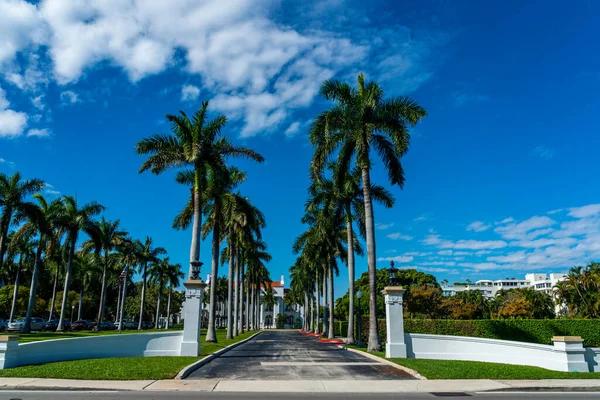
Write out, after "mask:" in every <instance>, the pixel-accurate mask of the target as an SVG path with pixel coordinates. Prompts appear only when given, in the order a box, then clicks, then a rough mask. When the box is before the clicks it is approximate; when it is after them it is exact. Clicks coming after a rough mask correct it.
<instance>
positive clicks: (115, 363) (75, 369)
mask: <svg viewBox="0 0 600 400" xmlns="http://www.w3.org/2000/svg"><path fill="white" fill-rule="evenodd" d="M135 332H137V331H131V332H130V333H135ZM142 332H149V331H142ZM150 332H151V331H150ZM201 333H202V340H203V339H204V336H205V335H206V331H205V330H202V332H201ZM255 333H256V332H247V333H244V334H242V335H239V336H237V337H236V338H235V339H232V340H226V339H225V336H226V331H225V330H217V340H218V343H207V344H204V342H202V343H201V347H200V354H201V357H132V358H97V359H89V360H76V361H61V362H55V363H48V364H41V365H27V366H23V367H17V368H9V369H4V370H0V377H22V378H56V379H92V380H146V379H149V380H151V379H170V378H173V377H175V375H177V373H178V372H179V371H180V370H182V369H183V368H184V367H186V366H188V365H190V364H192V363H194V362H196V361H198V360H200V359H202V358H203V357H205V356H207V355H209V354H212V353H214V352H215V351H218V350H220V349H222V348H224V347H227V346H229V345H231V344H233V343H235V342H238V341H240V340H244V339H246V338H248V337H250V336H252V335H254V334H255ZM110 334H115V332H114V331H108V332H69V333H54V332H52V333H39V334H38V333H34V334H30V335H27V336H26V335H23V336H25V337H24V340H22V341H23V342H26V341H34V340H48V339H60V338H65V337H84V336H97V335H110ZM117 334H118V332H117Z"/></svg>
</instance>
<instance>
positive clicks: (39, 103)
mask: <svg viewBox="0 0 600 400" xmlns="http://www.w3.org/2000/svg"><path fill="white" fill-rule="evenodd" d="M31 104H33V106H34V107H35V108H37V109H38V110H43V109H44V108H46V105H45V104H44V95H43V94H41V95H39V96H36V97H34V98H33V99H31Z"/></svg>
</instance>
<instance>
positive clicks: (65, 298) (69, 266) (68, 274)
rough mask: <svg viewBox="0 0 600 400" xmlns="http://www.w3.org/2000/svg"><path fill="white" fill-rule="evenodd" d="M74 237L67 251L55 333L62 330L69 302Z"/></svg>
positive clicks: (75, 239)
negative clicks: (65, 269) (63, 283)
mask: <svg viewBox="0 0 600 400" xmlns="http://www.w3.org/2000/svg"><path fill="white" fill-rule="evenodd" d="M76 241H77V238H76V237H72V238H71V248H70V249H69V260H68V261H67V271H66V272H65V286H64V287H63V298H62V304H61V306H60V319H59V320H58V326H57V327H56V332H62V331H63V330H64V326H63V325H64V321H65V312H66V311H67V301H69V286H70V285H71V269H72V268H73V255H74V254H75V242H76Z"/></svg>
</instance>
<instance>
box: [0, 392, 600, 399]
mask: <svg viewBox="0 0 600 400" xmlns="http://www.w3.org/2000/svg"><path fill="white" fill-rule="evenodd" d="M309 397H310V399H314V400H321V399H323V400H345V399H372V400H391V399H402V400H434V399H454V400H468V399H481V400H509V399H510V400H542V399H549V400H559V399H561V400H586V399H600V393H481V394H478V393H471V394H468V395H467V396H464V395H462V396H452V397H446V396H443V397H440V396H436V395H434V394H431V393H418V394H412V393H389V394H351V393H339V394H333V393H298V394H295V393H285V394H283V393H190V392H188V393H183V392H76V391H71V392H50V391H44V392H28V391H2V390H0V400H13V399H14V400H79V399H82V400H148V399H152V400H198V399H202V400H205V399H206V400H240V399H248V400H280V399H286V400H303V399H306V398H309Z"/></svg>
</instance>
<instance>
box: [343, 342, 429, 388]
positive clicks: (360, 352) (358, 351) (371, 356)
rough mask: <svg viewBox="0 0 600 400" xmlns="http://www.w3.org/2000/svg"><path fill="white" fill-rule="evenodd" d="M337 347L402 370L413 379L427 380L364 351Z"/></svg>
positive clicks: (412, 371) (411, 370)
mask: <svg viewBox="0 0 600 400" xmlns="http://www.w3.org/2000/svg"><path fill="white" fill-rule="evenodd" d="M338 347H341V348H343V349H345V350H349V351H351V352H353V353H357V354H362V355H363V356H365V357H367V358H370V359H371V360H375V361H379V362H382V363H383V364H387V365H389V366H390V367H394V368H396V369H399V370H402V371H404V372H406V373H408V374H410V375H412V376H414V377H415V378H417V379H419V380H422V381H426V380H427V378H425V377H424V376H423V375H421V374H419V373H418V372H417V371H415V370H413V369H410V368H406V367H404V366H402V365H398V364H396V363H393V362H391V361H389V360H386V359H385V358H381V357H377V356H375V355H373V354H370V353H367V352H366V351H360V350H356V349H352V348H350V347H345V346H338Z"/></svg>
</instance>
